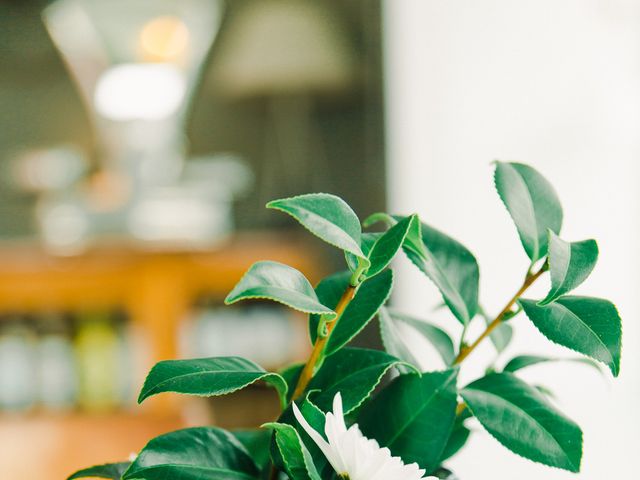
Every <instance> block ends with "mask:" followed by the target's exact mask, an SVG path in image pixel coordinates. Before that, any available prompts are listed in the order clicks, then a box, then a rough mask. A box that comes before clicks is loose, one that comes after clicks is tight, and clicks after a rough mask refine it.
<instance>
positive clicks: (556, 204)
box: [494, 162, 562, 264]
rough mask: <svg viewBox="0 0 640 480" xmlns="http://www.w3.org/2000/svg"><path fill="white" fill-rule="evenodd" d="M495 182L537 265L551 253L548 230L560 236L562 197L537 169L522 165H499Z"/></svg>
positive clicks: (530, 256) (529, 253) (523, 244)
mask: <svg viewBox="0 0 640 480" xmlns="http://www.w3.org/2000/svg"><path fill="white" fill-rule="evenodd" d="M494 182H495V185H496V190H497V191H498V195H500V198H501V199H502V202H503V203H504V205H505V206H506V207H507V210H508V211H509V214H510V215H511V218H512V219H513V222H514V223H515V224H516V228H517V229H518V235H519V236H520V241H521V242H522V246H523V247H524V250H525V252H527V255H528V256H529V258H530V259H531V264H534V263H535V262H537V261H538V260H540V259H541V258H543V257H544V256H545V255H546V254H547V244H548V243H547V242H548V240H547V230H551V231H552V232H554V233H560V228H561V227H562V206H561V205H560V200H559V199H558V195H557V194H556V192H555V190H554V189H553V187H552V186H551V184H550V183H549V182H548V181H547V180H546V179H545V178H544V177H543V176H542V175H540V173H539V172H538V171H537V170H535V169H533V168H531V167H530V166H528V165H523V164H522V163H507V162H496V171H495V175H494Z"/></svg>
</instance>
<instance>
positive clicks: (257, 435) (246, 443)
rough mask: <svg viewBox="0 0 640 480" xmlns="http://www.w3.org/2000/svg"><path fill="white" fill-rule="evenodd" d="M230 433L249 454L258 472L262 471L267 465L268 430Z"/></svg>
mask: <svg viewBox="0 0 640 480" xmlns="http://www.w3.org/2000/svg"><path fill="white" fill-rule="evenodd" d="M231 433H232V434H233V436H234V437H236V438H237V439H238V441H239V442H240V443H241V444H242V446H243V447H244V448H245V449H246V450H247V452H249V455H250V456H251V458H252V459H253V461H254V462H255V464H256V465H257V466H258V467H259V468H260V470H263V469H264V468H265V467H266V466H267V464H268V463H269V443H270V442H271V432H270V431H268V430H233V431H232V432H231Z"/></svg>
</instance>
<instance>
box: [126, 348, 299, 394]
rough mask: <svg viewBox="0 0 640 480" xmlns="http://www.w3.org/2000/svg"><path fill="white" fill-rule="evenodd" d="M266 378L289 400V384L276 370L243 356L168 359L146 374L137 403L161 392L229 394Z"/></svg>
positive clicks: (267, 381) (266, 380)
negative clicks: (264, 367) (269, 369)
mask: <svg viewBox="0 0 640 480" xmlns="http://www.w3.org/2000/svg"><path fill="white" fill-rule="evenodd" d="M258 380H263V381H265V382H266V383H268V384H269V385H271V386H273V387H275V388H276V390H277V391H278V394H279V395H280V398H281V400H282V401H283V402H284V403H286V401H285V399H286V395H287V383H286V382H285V380H284V378H282V377H281V376H280V375H278V374H277V373H270V372H267V371H265V370H264V369H263V368H262V367H260V366H259V365H256V364H255V363H253V362H252V361H250V360H247V359H245V358H240V357H213V358H197V359H191V360H165V361H162V362H159V363H157V364H156V365H155V366H154V367H153V368H152V369H151V371H150V372H149V375H147V378H146V380H145V381H144V385H143V387H142V390H141V391H140V395H139V396H138V403H141V402H142V401H143V400H144V399H146V398H148V397H150V396H152V395H157V394H158V393H162V392H176V393H184V394H188V395H198V396H203V397H212V396H217V395H226V394H228V393H232V392H235V391H236V390H240V389H242V388H245V387H247V386H249V385H251V384H252V383H255V382H257V381H258Z"/></svg>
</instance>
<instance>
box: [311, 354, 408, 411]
mask: <svg viewBox="0 0 640 480" xmlns="http://www.w3.org/2000/svg"><path fill="white" fill-rule="evenodd" d="M403 364H404V362H401V361H400V360H398V359H397V358H394V357H392V356H391V355H388V354H387V353H385V352H381V351H379V350H368V349H364V348H343V349H342V350H340V351H339V352H336V353H335V354H334V355H331V356H330V357H328V358H327V359H326V360H325V362H324V364H323V365H322V367H321V368H320V370H319V371H318V373H316V374H315V376H314V377H313V379H312V380H311V382H310V383H309V391H313V390H319V393H317V394H313V393H312V394H311V399H312V401H313V403H314V404H315V405H317V406H318V407H320V408H321V409H322V410H325V411H326V410H330V409H331V404H332V402H333V397H334V396H335V394H336V393H338V392H341V394H342V404H343V410H344V414H345V415H347V414H349V413H351V412H352V411H354V410H355V409H357V408H358V407H359V406H360V405H362V403H363V402H365V401H366V400H367V399H368V398H369V396H370V395H371V394H372V393H373V390H374V389H375V388H376V386H378V384H379V383H380V380H382V377H383V376H384V374H385V373H387V372H388V371H389V370H390V369H391V368H393V367H395V366H399V365H403ZM404 365H406V364H404Z"/></svg>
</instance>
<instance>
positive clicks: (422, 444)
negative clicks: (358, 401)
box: [358, 370, 457, 472]
mask: <svg viewBox="0 0 640 480" xmlns="http://www.w3.org/2000/svg"><path fill="white" fill-rule="evenodd" d="M456 376H457V370H446V371H444V372H429V373H423V374H422V376H419V375H416V374H408V375H401V376H399V377H397V378H396V379H395V380H394V381H393V382H392V383H391V384H389V385H388V386H387V387H386V388H385V389H383V390H382V391H381V392H380V393H379V394H378V395H377V396H376V397H375V398H373V399H372V400H371V401H370V402H369V403H367V404H366V405H365V406H364V407H363V410H362V413H361V415H360V418H359V421H358V424H359V425H360V428H361V429H362V432H363V433H364V435H365V436H367V437H369V438H374V439H376V440H377V441H378V442H379V443H380V445H382V446H385V447H388V448H389V450H391V453H392V454H393V455H396V456H399V457H401V458H402V460H403V461H404V462H405V463H412V462H416V463H418V465H420V467H421V468H425V469H426V470H427V471H428V472H432V471H433V470H435V469H436V468H437V467H438V465H439V460H440V458H441V456H442V453H443V451H444V449H445V446H446V445H447V442H448V440H449V436H450V434H451V431H452V428H453V424H454V421H455V416H456V412H455V411H456V403H457V402H456Z"/></svg>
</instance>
